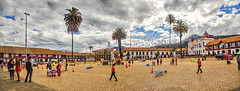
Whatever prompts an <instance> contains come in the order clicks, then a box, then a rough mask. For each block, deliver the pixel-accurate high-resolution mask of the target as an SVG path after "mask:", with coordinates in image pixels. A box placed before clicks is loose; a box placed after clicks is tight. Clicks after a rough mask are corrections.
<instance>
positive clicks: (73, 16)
mask: <svg viewBox="0 0 240 91" xmlns="http://www.w3.org/2000/svg"><path fill="white" fill-rule="evenodd" d="M66 10H67V11H69V13H67V14H64V20H65V25H66V26H67V31H68V33H72V61H73V33H77V32H79V30H78V28H79V26H80V25H81V22H82V14H81V12H79V9H77V8H74V7H72V9H66Z"/></svg>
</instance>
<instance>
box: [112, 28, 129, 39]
mask: <svg viewBox="0 0 240 91" xmlns="http://www.w3.org/2000/svg"><path fill="white" fill-rule="evenodd" d="M126 37H127V33H126V31H125V30H124V29H123V28H116V29H115V31H114V32H113V33H112V39H113V40H118V39H126Z"/></svg>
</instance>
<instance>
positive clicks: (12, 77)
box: [7, 59, 15, 80]
mask: <svg viewBox="0 0 240 91" xmlns="http://www.w3.org/2000/svg"><path fill="white" fill-rule="evenodd" d="M14 65H15V64H14V62H13V59H11V60H10V61H9V62H8V65H7V66H8V70H9V73H10V80H14Z"/></svg>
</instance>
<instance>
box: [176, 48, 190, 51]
mask: <svg viewBox="0 0 240 91" xmlns="http://www.w3.org/2000/svg"><path fill="white" fill-rule="evenodd" d="M176 51H180V48H178V49H176ZM182 51H188V49H187V48H182Z"/></svg>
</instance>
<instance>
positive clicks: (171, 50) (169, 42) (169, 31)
mask: <svg viewBox="0 0 240 91" xmlns="http://www.w3.org/2000/svg"><path fill="white" fill-rule="evenodd" d="M171 31H172V30H171V24H170V31H169V48H171ZM171 51H172V50H171ZM171 51H170V52H171Z"/></svg>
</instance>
